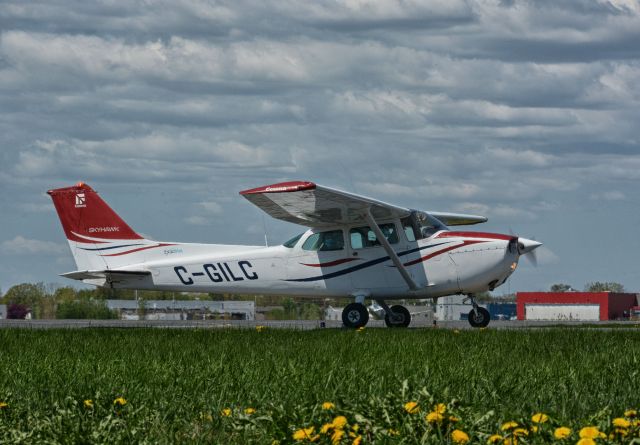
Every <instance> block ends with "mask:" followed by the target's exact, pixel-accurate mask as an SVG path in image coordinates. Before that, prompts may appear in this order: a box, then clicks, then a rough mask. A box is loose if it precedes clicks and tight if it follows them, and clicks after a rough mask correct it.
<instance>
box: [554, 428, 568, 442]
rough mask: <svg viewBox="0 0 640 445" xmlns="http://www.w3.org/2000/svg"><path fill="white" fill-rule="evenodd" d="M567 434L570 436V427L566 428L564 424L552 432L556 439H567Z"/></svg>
mask: <svg viewBox="0 0 640 445" xmlns="http://www.w3.org/2000/svg"><path fill="white" fill-rule="evenodd" d="M569 436H571V428H567V427H566V426H561V427H559V428H556V430H555V431H554V432H553V437H555V438H556V439H558V440H562V439H567V438H568V437H569Z"/></svg>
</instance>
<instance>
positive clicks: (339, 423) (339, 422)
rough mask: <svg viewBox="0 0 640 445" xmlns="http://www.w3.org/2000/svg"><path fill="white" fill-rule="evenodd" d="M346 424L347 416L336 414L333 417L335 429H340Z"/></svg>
mask: <svg viewBox="0 0 640 445" xmlns="http://www.w3.org/2000/svg"><path fill="white" fill-rule="evenodd" d="M346 424H347V418H346V417H345V416H337V417H336V418H335V419H333V423H332V425H333V427H334V428H335V429H337V430H341V429H342V428H344V427H345V425H346Z"/></svg>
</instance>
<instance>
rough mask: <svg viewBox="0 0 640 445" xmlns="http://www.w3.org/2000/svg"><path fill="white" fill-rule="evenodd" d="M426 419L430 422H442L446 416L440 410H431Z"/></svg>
mask: <svg viewBox="0 0 640 445" xmlns="http://www.w3.org/2000/svg"><path fill="white" fill-rule="evenodd" d="M424 419H425V420H426V421H427V422H429V423H440V422H442V421H443V420H444V416H443V415H442V414H440V413H438V412H435V411H431V412H430V413H429V414H427V415H426V416H425V418H424Z"/></svg>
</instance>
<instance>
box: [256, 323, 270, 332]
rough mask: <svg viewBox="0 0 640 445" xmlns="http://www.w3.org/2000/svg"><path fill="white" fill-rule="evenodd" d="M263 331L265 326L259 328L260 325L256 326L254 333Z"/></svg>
mask: <svg viewBox="0 0 640 445" xmlns="http://www.w3.org/2000/svg"><path fill="white" fill-rule="evenodd" d="M265 329H267V327H266V326H260V325H258V326H256V331H258V332H262V331H264V330H265Z"/></svg>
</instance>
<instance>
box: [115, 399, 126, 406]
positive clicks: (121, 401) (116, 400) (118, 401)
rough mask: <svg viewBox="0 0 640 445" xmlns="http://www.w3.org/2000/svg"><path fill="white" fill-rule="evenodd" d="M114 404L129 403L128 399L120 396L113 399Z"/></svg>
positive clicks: (122, 404) (123, 404)
mask: <svg viewBox="0 0 640 445" xmlns="http://www.w3.org/2000/svg"><path fill="white" fill-rule="evenodd" d="M113 404H114V405H118V406H125V405H126V404H127V401H126V400H125V398H124V397H118V398H117V399H115V400H114V401H113Z"/></svg>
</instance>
